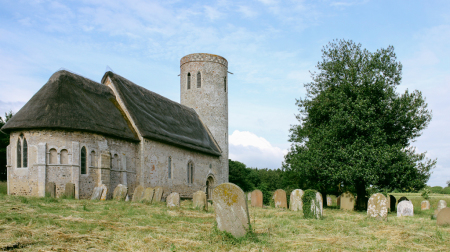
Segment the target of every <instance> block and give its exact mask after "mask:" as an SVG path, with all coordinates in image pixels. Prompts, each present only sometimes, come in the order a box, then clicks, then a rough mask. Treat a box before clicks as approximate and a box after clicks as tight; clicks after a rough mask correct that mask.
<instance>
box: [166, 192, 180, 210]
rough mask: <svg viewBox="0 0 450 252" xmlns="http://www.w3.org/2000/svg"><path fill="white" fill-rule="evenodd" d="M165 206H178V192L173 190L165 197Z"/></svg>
mask: <svg viewBox="0 0 450 252" xmlns="http://www.w3.org/2000/svg"><path fill="white" fill-rule="evenodd" d="M166 202H167V207H179V206H180V194H178V193H177V192H173V193H171V194H169V196H167V198H166Z"/></svg>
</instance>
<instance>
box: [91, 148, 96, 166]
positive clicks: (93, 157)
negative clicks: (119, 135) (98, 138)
mask: <svg viewBox="0 0 450 252" xmlns="http://www.w3.org/2000/svg"><path fill="white" fill-rule="evenodd" d="M91 166H92V167H95V151H91Z"/></svg>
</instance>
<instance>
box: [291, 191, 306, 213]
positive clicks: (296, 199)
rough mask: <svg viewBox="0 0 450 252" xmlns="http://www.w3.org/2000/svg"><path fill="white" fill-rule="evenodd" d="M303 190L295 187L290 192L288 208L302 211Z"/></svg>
mask: <svg viewBox="0 0 450 252" xmlns="http://www.w3.org/2000/svg"><path fill="white" fill-rule="evenodd" d="M302 196H303V190H302V189H295V190H294V191H292V192H291V197H290V201H289V209H291V210H292V211H303V208H302V207H303V201H302Z"/></svg>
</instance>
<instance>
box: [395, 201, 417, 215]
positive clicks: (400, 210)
mask: <svg viewBox="0 0 450 252" xmlns="http://www.w3.org/2000/svg"><path fill="white" fill-rule="evenodd" d="M402 216H414V206H413V204H412V202H411V201H409V200H403V201H401V202H400V203H398V205H397V217H402Z"/></svg>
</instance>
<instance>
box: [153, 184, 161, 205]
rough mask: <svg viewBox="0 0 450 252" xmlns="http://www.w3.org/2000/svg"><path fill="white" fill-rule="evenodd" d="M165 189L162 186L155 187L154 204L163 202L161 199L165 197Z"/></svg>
mask: <svg viewBox="0 0 450 252" xmlns="http://www.w3.org/2000/svg"><path fill="white" fill-rule="evenodd" d="M163 192H164V190H163V188H162V187H161V186H157V187H155V194H154V195H153V201H152V202H161V198H162V195H163Z"/></svg>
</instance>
